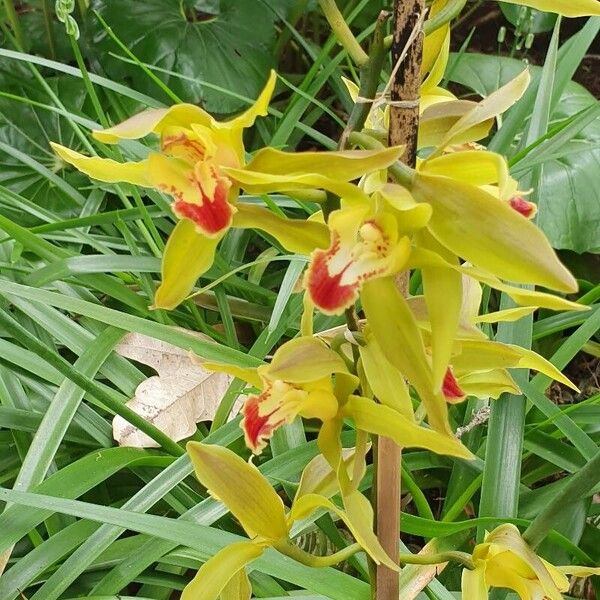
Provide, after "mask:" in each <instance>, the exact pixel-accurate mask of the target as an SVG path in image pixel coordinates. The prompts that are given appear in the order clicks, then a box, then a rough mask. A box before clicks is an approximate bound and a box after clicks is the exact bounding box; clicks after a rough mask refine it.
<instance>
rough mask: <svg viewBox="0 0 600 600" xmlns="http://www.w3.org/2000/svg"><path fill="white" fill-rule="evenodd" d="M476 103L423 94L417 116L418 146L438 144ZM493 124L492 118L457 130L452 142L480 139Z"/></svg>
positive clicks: (463, 142)
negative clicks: (419, 114)
mask: <svg viewBox="0 0 600 600" xmlns="http://www.w3.org/2000/svg"><path fill="white" fill-rule="evenodd" d="M476 105H477V103H476V102H471V101H469V100H453V99H450V100H449V98H448V97H447V96H432V95H429V96H425V97H424V98H423V99H422V101H421V109H422V111H423V112H422V114H421V116H420V118H419V131H418V142H417V143H418V146H419V148H425V147H429V146H438V145H440V144H441V142H442V140H443V139H444V137H445V135H446V132H447V131H448V130H449V129H451V128H452V127H454V125H455V124H456V123H457V122H458V121H459V120H460V119H461V118H462V117H464V116H465V115H466V114H467V113H469V112H470V111H471V110H472V109H473V107H474V106H476ZM493 124H494V119H492V118H490V119H486V120H484V121H482V122H481V123H475V124H474V125H472V126H470V127H467V128H466V129H464V130H461V131H460V132H457V133H456V135H455V136H454V138H453V143H454V144H465V143H468V142H476V141H478V140H481V139H483V138H485V137H486V136H487V135H488V133H489V131H490V129H491V128H492V125H493Z"/></svg>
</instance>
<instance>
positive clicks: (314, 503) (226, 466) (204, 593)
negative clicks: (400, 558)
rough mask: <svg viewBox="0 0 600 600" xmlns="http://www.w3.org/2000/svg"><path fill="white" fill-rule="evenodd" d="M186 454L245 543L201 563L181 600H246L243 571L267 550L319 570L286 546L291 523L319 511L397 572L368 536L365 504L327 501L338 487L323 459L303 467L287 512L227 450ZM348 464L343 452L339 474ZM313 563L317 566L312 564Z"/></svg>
mask: <svg viewBox="0 0 600 600" xmlns="http://www.w3.org/2000/svg"><path fill="white" fill-rule="evenodd" d="M187 451H188V454H189V456H190V458H191V460H192V464H193V465H194V471H195V473H196V476H197V478H198V480H199V481H200V483H201V484H202V485H204V486H205V487H206V488H207V489H208V491H209V492H210V493H211V494H212V495H213V496H214V497H215V499H217V500H219V501H220V502H222V503H223V504H224V505H225V506H226V507H227V508H228V509H229V511H230V512H231V514H232V515H233V516H234V517H235V518H236V519H237V520H238V521H239V523H240V525H241V526H242V527H243V529H244V530H245V532H246V533H247V534H248V537H249V538H250V539H249V540H246V541H241V542H236V543H234V544H231V545H229V546H226V547H225V548H223V549H222V550H221V551H220V552H218V553H217V554H216V555H215V556H213V557H212V558H211V559H209V560H208V561H207V562H205V563H204V565H203V566H202V567H201V568H200V570H199V571H198V573H197V575H196V576H195V577H194V579H193V580H192V581H191V582H190V584H189V585H188V586H187V587H186V588H185V590H184V591H183V594H182V596H181V598H182V600H217V598H219V595H220V594H222V593H223V591H224V590H227V589H228V587H230V588H236V589H237V593H238V595H236V596H233V597H234V598H236V600H245V599H248V600H249V598H250V592H251V589H250V585H249V582H248V579H247V575H246V569H245V568H246V565H247V564H249V563H250V562H252V561H253V560H256V559H257V558H259V557H260V556H261V555H262V554H263V553H264V552H265V551H266V550H267V549H269V548H275V549H276V550H279V551H280V552H282V553H284V554H287V555H289V556H291V557H292V558H296V559H298V560H304V561H305V562H308V563H309V564H316V565H318V564H321V563H319V558H318V557H313V556H312V555H309V554H307V553H305V552H303V551H302V550H300V548H297V547H296V546H295V545H294V544H293V542H292V541H291V540H290V530H291V528H292V525H293V524H294V522H296V521H299V520H302V519H306V518H307V517H309V516H310V515H311V514H312V513H313V512H315V511H316V510H318V509H325V510H328V511H331V512H333V513H334V514H335V515H336V516H337V517H339V518H341V519H342V520H343V522H344V524H345V525H346V527H348V530H349V531H350V532H351V533H352V535H353V536H354V538H355V539H356V541H357V543H358V544H359V545H360V546H361V547H362V548H363V549H364V550H365V552H367V553H368V554H369V555H370V556H371V558H372V559H373V560H374V561H375V562H376V563H377V564H380V563H383V564H385V565H386V566H388V567H389V568H391V569H396V570H398V567H397V565H396V564H395V562H394V561H393V560H392V559H390V558H389V556H388V555H387V554H386V553H385V551H384V550H383V548H382V547H381V546H380V544H379V542H378V540H377V538H376V537H375V534H374V533H373V510H372V508H371V505H370V504H369V502H368V500H367V499H366V498H365V497H364V496H363V495H362V494H361V493H360V492H358V491H356V490H354V491H352V492H351V493H349V494H348V495H347V496H346V497H344V509H341V508H339V507H338V506H337V505H335V504H334V503H333V502H332V501H331V500H330V499H329V497H330V496H332V495H333V494H334V493H335V492H336V491H337V487H336V485H335V477H332V476H331V475H332V470H331V469H330V468H328V467H327V465H326V464H325V461H324V460H323V458H322V457H317V458H315V459H313V460H312V461H311V462H310V463H309V464H308V465H307V467H306V469H305V470H304V473H303V475H302V479H301V482H300V487H299V488H298V492H297V494H296V497H295V498H294V501H293V503H292V506H291V508H290V509H289V511H287V510H286V508H285V506H284V504H283V502H282V500H281V498H280V497H279V496H278V495H277V492H276V491H275V490H274V489H273V488H272V487H271V485H270V484H269V482H268V481H267V479H266V478H265V477H264V476H263V475H261V473H260V472H259V471H258V469H257V468H256V467H255V466H254V465H252V464H249V463H247V462H245V461H244V460H243V459H242V458H240V457H239V456H237V455H236V454H235V453H233V452H232V451H231V450H228V449H227V448H223V447H220V446H209V445H206V444H201V443H198V442H189V443H188V445H187ZM352 460H353V457H352V456H348V453H347V452H346V453H345V455H344V466H343V468H344V469H347V468H348V467H352ZM361 473H362V472H361ZM313 559H317V560H316V561H314V563H313ZM240 594H242V595H240Z"/></svg>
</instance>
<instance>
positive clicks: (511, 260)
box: [411, 173, 577, 292]
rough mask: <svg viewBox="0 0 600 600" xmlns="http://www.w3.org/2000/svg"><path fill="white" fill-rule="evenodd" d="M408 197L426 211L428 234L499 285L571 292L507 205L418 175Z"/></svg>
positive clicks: (569, 279) (547, 251) (543, 243)
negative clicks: (503, 282) (512, 283)
mask: <svg viewBox="0 0 600 600" xmlns="http://www.w3.org/2000/svg"><path fill="white" fill-rule="evenodd" d="M411 191H412V193H413V195H414V197H415V199H416V200H417V201H421V202H427V203H429V204H431V205H432V207H433V214H432V217H431V221H430V222H429V229H430V231H431V233H432V234H433V235H434V236H435V237H436V238H437V239H438V240H439V241H440V242H441V243H442V244H443V245H444V246H446V247H447V248H448V249H449V250H451V251H452V252H454V253H455V254H457V255H459V256H462V257H463V258H465V259H466V260H468V261H470V262H472V263H473V264H474V265H476V266H479V267H482V268H484V269H486V270H488V271H490V272H492V273H494V274H495V275H497V276H499V277H502V278H503V279H509V280H512V281H517V282H520V283H534V284H538V285H543V286H546V287H550V288H554V289H557V290H560V291H566V292H573V291H575V290H577V282H576V281H575V279H574V277H573V276H572V275H571V273H569V271H568V270H567V269H566V268H565V267H564V266H563V265H562V264H561V262H560V261H559V260H558V258H557V257H556V254H555V252H554V250H552V247H551V246H550V244H549V242H548V240H547V239H546V237H545V236H544V234H543V233H542V232H541V231H540V230H539V229H538V228H537V227H536V226H535V225H533V223H531V222H530V221H528V220H527V219H524V218H523V217H522V216H521V215H519V214H518V213H516V212H515V211H514V210H512V209H511V208H510V206H508V204H507V203H505V202H502V201H500V200H498V199H497V198H494V197H493V196H491V195H490V194H487V193H486V192H484V191H482V190H480V189H479V188H477V187H475V186H473V185H469V184H467V183H463V182H459V181H455V180H453V179H450V178H447V177H435V176H431V175H425V174H423V173H417V175H416V176H415V179H414V184H413V188H412V190H411Z"/></svg>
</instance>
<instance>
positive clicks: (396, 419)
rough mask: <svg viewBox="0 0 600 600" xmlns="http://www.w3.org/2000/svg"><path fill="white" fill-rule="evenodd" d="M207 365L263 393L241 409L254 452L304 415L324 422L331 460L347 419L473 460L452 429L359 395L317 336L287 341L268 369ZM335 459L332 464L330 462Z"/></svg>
mask: <svg viewBox="0 0 600 600" xmlns="http://www.w3.org/2000/svg"><path fill="white" fill-rule="evenodd" d="M203 366H204V367H205V368H208V369H212V370H218V371H224V372H226V373H230V374H231V375H234V376H235V377H239V378H240V379H243V380H244V381H247V382H248V383H250V384H251V385H253V386H256V387H258V388H259V389H260V390H261V391H260V393H259V394H253V395H250V396H249V397H248V398H247V399H246V401H245V403H244V407H243V409H242V414H243V416H244V418H243V420H242V424H241V426H242V428H243V430H244V435H245V439H246V444H247V445H248V447H249V448H250V449H251V450H252V452H254V453H255V454H259V453H260V452H261V451H262V450H263V449H264V447H265V446H266V445H267V443H268V440H269V439H270V438H271V436H272V435H273V432H274V431H275V430H276V429H277V428H278V427H281V426H282V425H284V424H286V423H291V422H292V421H293V420H294V419H295V418H296V417H298V416H301V417H305V418H313V419H318V420H320V421H321V422H322V423H323V425H322V428H321V433H320V434H319V444H320V447H321V450H322V452H323V454H325V455H326V456H328V457H331V456H338V454H339V453H338V454H336V452H338V451H337V450H336V449H335V448H336V446H337V445H338V444H339V433H340V431H341V427H342V422H343V419H344V418H349V419H351V420H352V421H354V424H355V426H356V428H357V429H359V430H362V431H365V432H367V433H371V434H376V435H385V436H386V437H390V438H392V439H393V440H394V441H395V442H396V443H397V444H398V445H399V446H402V447H418V448H427V449H429V450H432V451H433V452H437V453H440V454H447V455H451V456H459V457H462V458H468V457H470V456H471V455H470V453H469V451H468V450H467V449H466V448H465V447H464V446H463V445H462V444H461V443H460V442H459V441H458V440H457V439H456V438H455V437H454V436H452V434H451V433H449V431H444V432H438V431H433V430H432V429H427V428H425V427H420V426H419V425H417V423H416V422H415V421H414V418H412V416H411V415H409V414H408V413H406V412H403V411H398V410H396V407H394V406H392V405H389V404H388V405H384V404H376V403H375V402H373V401H372V400H370V399H369V398H365V397H362V396H358V395H355V394H354V393H353V392H354V391H355V390H356V388H357V386H358V383H359V380H358V378H357V377H355V376H354V375H351V374H350V373H349V372H348V370H347V368H346V365H345V363H344V361H343V359H342V358H341V357H340V355H339V354H337V353H336V352H334V351H333V350H331V349H330V348H328V347H327V345H326V344H325V343H324V342H323V341H321V340H319V339H317V338H313V337H303V338H296V339H294V340H291V341H289V342H287V343H285V344H284V345H283V346H281V347H280V348H279V349H278V350H277V352H275V354H274V356H273V360H272V361H271V363H270V364H269V365H264V366H262V367H259V368H258V369H241V368H238V367H235V366H232V365H225V364H216V363H203ZM336 440H337V441H336ZM327 448H328V449H329V451H327ZM336 460H337V459H334V460H333V461H331V460H330V464H331V463H332V462H333V463H335V462H336Z"/></svg>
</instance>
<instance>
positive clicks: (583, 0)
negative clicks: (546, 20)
mask: <svg viewBox="0 0 600 600" xmlns="http://www.w3.org/2000/svg"><path fill="white" fill-rule="evenodd" d="M503 1H504V2H507V3H508V4H518V5H519V6H529V7H531V8H535V9H536V10H541V11H543V12H552V13H558V14H559V15H563V16H564V17H587V16H590V17H591V16H600V2H598V0H503Z"/></svg>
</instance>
